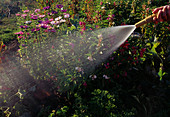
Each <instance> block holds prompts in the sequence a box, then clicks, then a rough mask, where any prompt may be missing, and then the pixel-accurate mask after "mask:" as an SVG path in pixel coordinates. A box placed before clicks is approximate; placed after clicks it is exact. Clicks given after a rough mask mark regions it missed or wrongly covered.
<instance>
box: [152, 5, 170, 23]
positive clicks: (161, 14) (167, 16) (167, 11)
mask: <svg viewBox="0 0 170 117" xmlns="http://www.w3.org/2000/svg"><path fill="white" fill-rule="evenodd" d="M153 14H157V16H156V17H154V18H153V21H154V22H155V23H156V24H157V23H158V22H163V21H170V5H166V6H162V7H159V8H156V9H154V11H153Z"/></svg>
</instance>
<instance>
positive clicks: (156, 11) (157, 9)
mask: <svg viewBox="0 0 170 117" xmlns="http://www.w3.org/2000/svg"><path fill="white" fill-rule="evenodd" d="M162 9H163V7H160V8H156V9H154V11H153V12H152V13H153V14H156V13H158V11H159V10H162Z"/></svg>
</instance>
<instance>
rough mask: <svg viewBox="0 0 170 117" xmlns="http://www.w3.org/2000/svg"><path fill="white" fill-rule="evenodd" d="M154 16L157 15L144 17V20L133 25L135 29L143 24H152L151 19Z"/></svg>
mask: <svg viewBox="0 0 170 117" xmlns="http://www.w3.org/2000/svg"><path fill="white" fill-rule="evenodd" d="M156 15H157V14H152V15H150V16H148V17H146V18H145V19H143V20H141V21H139V22H137V23H136V24H135V26H136V28H138V27H140V26H142V25H144V24H147V23H150V22H153V17H155V16H156Z"/></svg>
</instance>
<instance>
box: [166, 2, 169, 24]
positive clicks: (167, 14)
mask: <svg viewBox="0 0 170 117" xmlns="http://www.w3.org/2000/svg"><path fill="white" fill-rule="evenodd" d="M166 14H167V21H170V5H169V6H167V13H166Z"/></svg>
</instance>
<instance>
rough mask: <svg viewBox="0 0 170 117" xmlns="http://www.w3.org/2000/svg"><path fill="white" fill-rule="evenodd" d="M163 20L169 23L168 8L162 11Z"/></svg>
mask: <svg viewBox="0 0 170 117" xmlns="http://www.w3.org/2000/svg"><path fill="white" fill-rule="evenodd" d="M162 19H163V20H164V21H167V7H166V6H165V7H164V8H163V10H162Z"/></svg>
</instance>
